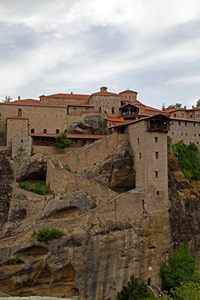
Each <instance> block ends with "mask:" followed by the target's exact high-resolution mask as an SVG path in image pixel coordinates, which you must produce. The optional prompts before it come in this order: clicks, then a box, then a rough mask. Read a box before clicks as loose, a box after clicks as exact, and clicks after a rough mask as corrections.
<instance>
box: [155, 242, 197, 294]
mask: <svg viewBox="0 0 200 300" xmlns="http://www.w3.org/2000/svg"><path fill="white" fill-rule="evenodd" d="M195 265H196V260H195V258H194V256H192V254H191V253H190V251H189V249H188V247H187V246H182V247H181V248H179V249H178V250H177V251H176V252H175V253H174V254H173V255H171V256H170V258H169V262H168V263H162V264H161V267H160V274H161V279H162V285H163V288H164V289H165V290H166V291H170V290H171V289H174V288H175V287H178V286H179V285H180V284H181V283H184V282H187V281H197V280H198V276H196V273H195Z"/></svg>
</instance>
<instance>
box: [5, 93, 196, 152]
mask: <svg viewBox="0 0 200 300" xmlns="http://www.w3.org/2000/svg"><path fill="white" fill-rule="evenodd" d="M39 99H40V100H39V101H38V100H34V99H23V100H22V99H20V97H18V100H16V101H13V102H0V116H1V117H0V135H1V136H0V143H1V144H2V145H3V144H6V145H7V146H11V145H12V143H14V142H13V138H16V137H17V136H27V137H31V143H32V144H33V146H50V145H51V144H52V141H53V140H54V137H55V136H57V135H59V134H60V133H61V132H65V133H67V135H68V138H70V139H71V140H72V141H73V146H76V147H81V146H83V145H85V144H86V143H91V142H92V141H94V140H97V139H101V138H102V137H103V134H94V133H90V134H81V132H79V133H75V132H73V133H72V132H71V131H69V128H70V126H71V125H72V124H73V123H74V122H77V121H81V120H83V119H84V118H85V117H86V116H90V115H94V114H95V115H99V116H101V117H102V118H104V119H105V120H106V122H107V128H108V129H109V130H108V131H107V133H108V132H109V133H111V132H113V131H115V132H124V131H126V130H127V128H128V127H129V126H131V125H132V126H133V125H134V124H135V123H138V122H140V121H142V120H145V119H146V122H153V119H151V118H152V117H153V116H156V115H162V116H159V118H165V120H166V121H167V124H168V125H167V126H166V130H167V131H168V135H169V136H170V137H171V138H172V142H173V143H176V142H177V141H178V140H183V141H184V142H185V143H190V142H194V143H196V144H197V145H198V144H199V142H200V134H199V129H200V123H199V122H200V108H194V107H193V108H192V109H186V108H184V109H183V108H180V109H176V108H174V107H169V108H167V109H165V110H164V111H163V110H159V109H156V108H153V107H150V106H146V105H144V104H142V103H141V102H140V101H138V100H137V92H135V91H132V90H125V91H123V92H120V93H119V94H117V93H113V92H108V90H107V87H101V88H100V91H99V92H97V93H93V94H91V95H81V94H73V93H71V94H53V95H48V96H45V95H42V96H40V97H39ZM148 120H149V121H148ZM150 120H152V121H150ZM169 123H170V126H169ZM68 131H69V132H68ZM36 149H37V150H38V149H39V148H38V147H35V150H36ZM41 149H42V148H41ZM41 149H40V150H41ZM46 151H50V150H47V149H46ZM36 152H37V151H36Z"/></svg>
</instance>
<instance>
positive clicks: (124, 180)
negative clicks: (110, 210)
mask: <svg viewBox="0 0 200 300" xmlns="http://www.w3.org/2000/svg"><path fill="white" fill-rule="evenodd" d="M86 174H87V178H89V179H91V178H95V179H96V180H97V181H98V182H100V183H101V184H103V185H106V186H108V187H109V188H110V189H112V190H114V191H116V192H125V191H128V190H131V189H133V188H135V170H134V159H133V155H132V152H131V149H130V147H129V145H128V143H126V144H123V145H119V146H118V147H117V148H116V150H115V151H114V152H113V154H112V155H111V156H109V157H108V158H107V159H105V160H104V161H103V162H101V163H99V164H97V165H95V166H92V168H90V169H89V170H88V171H87V172H86Z"/></svg>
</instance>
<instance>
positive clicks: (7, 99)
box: [4, 95, 12, 102]
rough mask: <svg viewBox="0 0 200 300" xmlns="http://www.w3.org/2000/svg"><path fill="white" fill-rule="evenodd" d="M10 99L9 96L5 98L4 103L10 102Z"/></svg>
mask: <svg viewBox="0 0 200 300" xmlns="http://www.w3.org/2000/svg"><path fill="white" fill-rule="evenodd" d="M11 100H12V98H11V97H10V96H7V95H6V96H5V99H4V102H10V101H11Z"/></svg>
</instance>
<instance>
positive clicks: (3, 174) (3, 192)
mask: <svg viewBox="0 0 200 300" xmlns="http://www.w3.org/2000/svg"><path fill="white" fill-rule="evenodd" d="M8 155H9V152H8V150H7V149H6V148H5V149H4V148H2V149H1V151H0V228H1V226H2V225H3V224H4V223H5V222H6V221H7V220H8V213H9V207H10V202H11V198H12V183H13V172H12V170H11V168H10V165H9V161H8V158H7V157H8ZM0 236H1V234H0Z"/></svg>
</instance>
